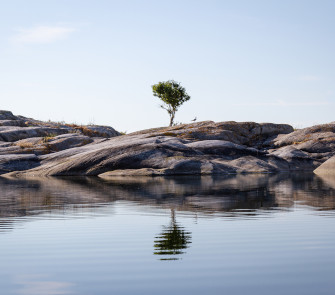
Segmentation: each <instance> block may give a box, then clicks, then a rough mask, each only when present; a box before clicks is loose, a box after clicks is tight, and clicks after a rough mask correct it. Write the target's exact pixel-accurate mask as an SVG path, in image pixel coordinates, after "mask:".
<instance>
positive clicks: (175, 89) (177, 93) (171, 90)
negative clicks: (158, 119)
mask: <svg viewBox="0 0 335 295" xmlns="http://www.w3.org/2000/svg"><path fill="white" fill-rule="evenodd" d="M151 87H152V91H153V93H154V96H157V97H159V98H160V100H161V101H163V104H162V105H161V108H163V109H164V110H167V112H168V113H169V116H170V126H172V125H173V121H174V117H175V114H176V111H177V110H178V108H179V107H180V106H181V105H182V104H183V103H184V102H185V101H188V100H189V99H190V98H191V97H190V96H189V95H188V94H187V93H186V90H185V88H184V87H182V86H181V85H180V83H178V82H176V81H174V80H169V81H166V82H158V84H155V85H152V86H151Z"/></svg>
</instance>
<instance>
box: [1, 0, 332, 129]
mask: <svg viewBox="0 0 335 295" xmlns="http://www.w3.org/2000/svg"><path fill="white" fill-rule="evenodd" d="M334 11H335V1H333V0H331V1H327V0H314V1H309V0H302V1H300V0H289V1H287V0H276V1H273V0H263V1H259V0H253V1H250V0H246V1H243V0H231V1H228V0H227V1H225V0H221V1H215V0H206V1H205V0H203V1H197V0H192V1H188V0H179V1H175V0H171V1H159V0H155V1H148V0H137V1H135V0H133V1H131V0H123V1H121V0H120V1H113V0H109V1H107V0H106V1H104V0H29V1H27V0H10V1H8V0H0V109H3V110H10V111H12V112H13V113H14V114H16V115H23V116H26V117H32V118H35V119H40V120H52V121H66V122H68V123H77V124H88V123H92V124H98V125H109V126H112V127H114V128H115V129H117V130H118V131H121V132H131V131H136V130H140V129H146V128H153V127H159V126H167V125H168V124H169V116H168V113H167V112H166V111H165V110H163V109H161V108H160V107H159V105H160V101H159V98H157V97H154V96H153V94H152V89H151V85H153V84H155V83H158V82H159V81H167V80H171V79H173V80H176V81H178V82H180V83H181V85H182V86H183V87H185V88H186V91H187V93H188V94H189V95H190V96H191V99H190V100H189V101H188V102H186V103H185V104H183V105H182V106H181V107H180V109H179V110H178V112H177V114H176V119H175V120H176V122H177V123H190V122H191V120H192V119H194V118H195V117H196V118H197V121H205V120H212V121H216V122H221V121H239V122H241V121H255V122H273V123H288V124H291V125H292V126H293V127H295V128H302V127H306V126H311V125H314V124H321V123H327V122H331V121H335V115H334V107H335V83H334V82H335V58H334V54H335V38H334V36H335V18H334Z"/></svg>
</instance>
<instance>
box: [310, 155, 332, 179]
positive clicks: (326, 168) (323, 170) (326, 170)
mask: <svg viewBox="0 0 335 295" xmlns="http://www.w3.org/2000/svg"><path fill="white" fill-rule="evenodd" d="M314 173H315V174H319V175H323V174H329V175H333V176H334V177H335V156H333V157H331V158H330V159H328V160H327V161H326V162H324V163H323V164H321V166H319V167H318V168H316V169H315V170H314Z"/></svg>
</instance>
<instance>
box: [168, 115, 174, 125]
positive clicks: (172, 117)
mask: <svg viewBox="0 0 335 295" xmlns="http://www.w3.org/2000/svg"><path fill="white" fill-rule="evenodd" d="M174 115H175V112H171V113H170V125H169V126H170V127H171V126H173V121H174Z"/></svg>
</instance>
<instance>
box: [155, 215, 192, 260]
mask: <svg viewBox="0 0 335 295" xmlns="http://www.w3.org/2000/svg"><path fill="white" fill-rule="evenodd" d="M190 243H191V233H190V232H187V231H185V230H184V228H183V227H182V226H180V225H179V224H178V223H177V222H176V216H175V210H174V209H171V222H170V224H169V225H168V226H163V232H162V233H161V234H160V235H159V236H157V237H156V240H155V244H154V248H155V252H154V254H155V255H161V256H164V257H163V258H161V259H160V260H178V259H180V258H179V257H176V256H174V255H180V254H183V253H185V252H184V250H185V249H186V248H188V244H190Z"/></svg>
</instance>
